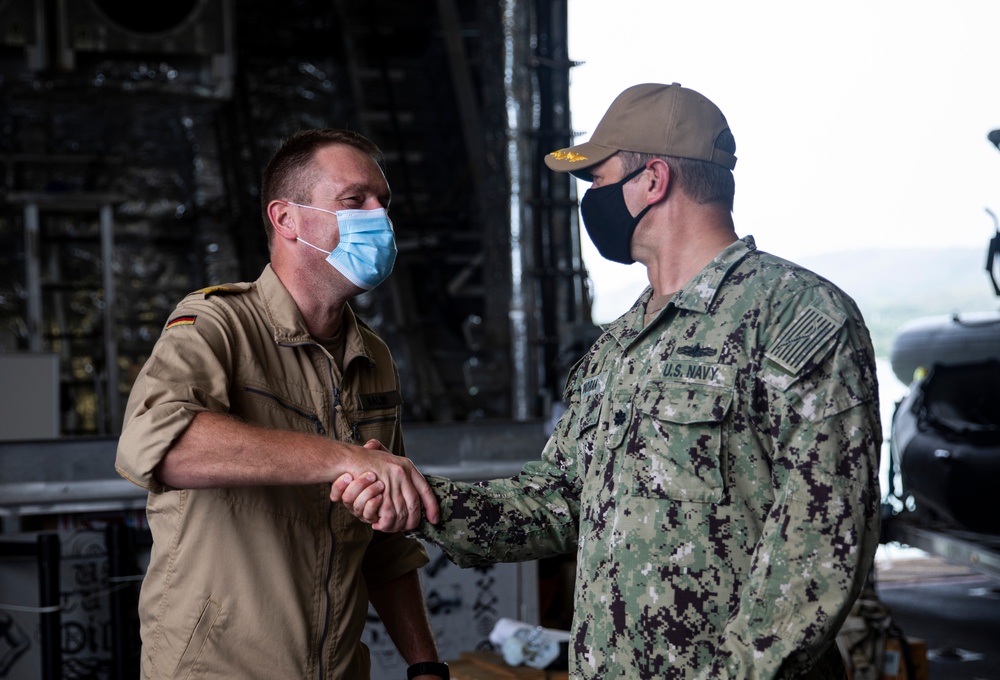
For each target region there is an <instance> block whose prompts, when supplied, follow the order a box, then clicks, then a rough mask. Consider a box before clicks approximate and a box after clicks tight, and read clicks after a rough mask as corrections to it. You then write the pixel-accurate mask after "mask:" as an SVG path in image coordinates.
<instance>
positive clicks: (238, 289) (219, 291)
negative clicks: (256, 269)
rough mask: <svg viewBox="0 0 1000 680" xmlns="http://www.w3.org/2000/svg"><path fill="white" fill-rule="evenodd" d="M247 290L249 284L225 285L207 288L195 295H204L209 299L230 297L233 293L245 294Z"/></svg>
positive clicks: (196, 292) (197, 291)
mask: <svg viewBox="0 0 1000 680" xmlns="http://www.w3.org/2000/svg"><path fill="white" fill-rule="evenodd" d="M248 290H250V284H249V283H225V284H222V285H220V286H208V287H207V288H202V289H201V290H196V291H195V295H204V296H205V297H209V296H210V295H232V294H234V293H245V292H246V291H248Z"/></svg>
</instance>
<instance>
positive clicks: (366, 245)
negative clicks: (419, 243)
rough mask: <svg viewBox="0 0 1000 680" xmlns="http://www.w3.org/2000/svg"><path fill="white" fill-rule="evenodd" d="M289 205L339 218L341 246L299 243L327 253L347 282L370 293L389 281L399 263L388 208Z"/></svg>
mask: <svg viewBox="0 0 1000 680" xmlns="http://www.w3.org/2000/svg"><path fill="white" fill-rule="evenodd" d="M289 203H290V204H291V205H296V206H298V207H300V208H309V209H310V210H319V211H321V212H325V213H330V214H331V215H336V216H337V225H338V226H339V227H340V243H338V244H337V247H336V248H334V249H333V250H332V251H329V250H323V249H322V248H320V247H318V246H314V245H313V244H311V243H309V242H308V241H306V240H305V239H303V238H299V239H298V240H299V241H302V242H303V243H305V244H306V245H307V246H310V247H312V248H315V249H316V250H318V251H319V252H321V253H326V255H327V257H326V261H327V262H329V263H330V265H331V266H333V268H334V269H336V270H337V271H338V272H340V273H341V274H343V275H344V277H345V278H346V279H347V280H348V281H350V282H351V283H353V284H354V285H355V286H357V287H358V288H362V289H364V290H371V289H372V288H374V287H375V286H377V285H379V284H380V283H382V282H383V281H385V280H386V279H387V278H389V274H391V273H392V265H393V264H395V262H396V236H395V234H394V233H393V230H392V222H391V221H389V215H388V213H387V212H386V211H385V208H376V209H375V210H338V211H336V212H334V211H333V210H325V209H323V208H317V207H316V206H313V205H302V204H300V203H292V202H291V201H289Z"/></svg>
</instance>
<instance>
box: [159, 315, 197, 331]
mask: <svg viewBox="0 0 1000 680" xmlns="http://www.w3.org/2000/svg"><path fill="white" fill-rule="evenodd" d="M197 318H198V315H197V314H186V315H184V316H175V317H174V318H172V319H171V320H170V321H168V322H167V325H166V326H164V327H163V330H165V331H169V330H170V329H171V328H176V327H177V326H192V325H194V322H195V319H197Z"/></svg>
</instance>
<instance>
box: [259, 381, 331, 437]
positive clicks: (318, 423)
mask: <svg viewBox="0 0 1000 680" xmlns="http://www.w3.org/2000/svg"><path fill="white" fill-rule="evenodd" d="M243 390H244V391H245V392H249V393H250V394H256V395H257V396H258V397H264V398H265V399H267V400H269V401H272V402H274V403H275V405H277V406H278V408H280V409H282V410H284V411H288V412H289V413H292V414H294V415H297V416H299V417H300V418H305V419H306V420H308V421H309V422H311V423H312V424H313V427H314V428H315V429H316V434H326V427H325V426H324V425H323V421H322V420H320V418H319V416H318V415H316V414H315V413H310V412H309V411H304V410H302V409H300V408H299V407H298V406H295V405H293V404H289V403H288V402H287V401H285V400H283V399H281V397H279V396H278V395H276V394H274V393H272V392H268V391H267V390H262V389H260V388H259V387H250V386H246V387H244V388H243Z"/></svg>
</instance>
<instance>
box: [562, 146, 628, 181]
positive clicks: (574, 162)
mask: <svg viewBox="0 0 1000 680" xmlns="http://www.w3.org/2000/svg"><path fill="white" fill-rule="evenodd" d="M616 153H618V149H612V148H610V147H607V146H601V145H600V144H594V143H593V142H584V143H583V144H577V145H576V146H571V147H569V148H568V149H559V150H558V151H553V152H552V153H549V154H546V155H545V165H547V166H548V167H549V169H550V170H555V171H556V172H569V173H572V174H573V175H575V176H576V177H579V178H580V179H585V180H587V181H592V180H593V175H591V174H590V168H592V167H594V166H595V165H597V164H599V163H603V162H604V161H606V160H608V159H609V158H611V157H612V156H614V155H615V154H616Z"/></svg>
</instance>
